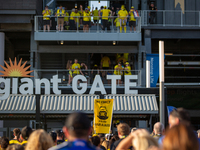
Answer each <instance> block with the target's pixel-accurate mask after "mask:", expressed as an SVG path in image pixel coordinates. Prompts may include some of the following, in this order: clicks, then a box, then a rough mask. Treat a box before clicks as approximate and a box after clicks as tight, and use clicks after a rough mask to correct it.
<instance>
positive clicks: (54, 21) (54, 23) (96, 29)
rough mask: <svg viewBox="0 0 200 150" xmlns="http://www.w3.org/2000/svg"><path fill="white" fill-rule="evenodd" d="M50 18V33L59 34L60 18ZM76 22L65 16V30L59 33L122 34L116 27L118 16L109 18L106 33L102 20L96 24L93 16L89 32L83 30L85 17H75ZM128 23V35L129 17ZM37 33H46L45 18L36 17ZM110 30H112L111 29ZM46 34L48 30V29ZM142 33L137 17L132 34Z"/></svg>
mask: <svg viewBox="0 0 200 150" xmlns="http://www.w3.org/2000/svg"><path fill="white" fill-rule="evenodd" d="M48 18H50V32H58V19H59V17H55V16H49V17H48ZM74 18H75V20H76V22H74V23H73V24H72V23H71V21H70V16H65V17H64V20H65V21H64V26H63V30H62V31H59V32H70V33H73V32H79V33H83V32H86V33H120V29H119V27H116V24H117V21H116V18H118V17H116V16H109V17H108V25H107V28H106V29H105V31H103V30H102V20H101V18H98V19H99V20H98V21H97V22H96V23H94V21H93V20H94V17H93V16H91V17H90V18H91V20H90V25H89V30H88V31H84V30H83V16H79V17H74ZM126 20H127V22H126V23H125V26H126V28H127V29H126V30H127V31H126V33H130V27H129V17H127V19H126ZM34 23H35V32H43V31H44V26H43V25H44V20H43V16H35V22H34ZM109 28H110V29H109ZM46 32H48V30H47V29H46ZM122 32H123V33H125V31H124V28H123V29H122ZM140 32H141V18H140V17H137V18H136V28H135V31H134V29H133V28H132V33H140Z"/></svg>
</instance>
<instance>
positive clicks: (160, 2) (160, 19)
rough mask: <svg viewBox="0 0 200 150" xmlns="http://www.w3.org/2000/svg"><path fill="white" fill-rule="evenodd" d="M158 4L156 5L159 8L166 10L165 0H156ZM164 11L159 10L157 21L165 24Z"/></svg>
mask: <svg viewBox="0 0 200 150" xmlns="http://www.w3.org/2000/svg"><path fill="white" fill-rule="evenodd" d="M156 2H157V4H156V5H155V6H156V7H157V9H158V10H164V1H163V0H157V1H156ZM163 13H164V12H161V11H160V12H159V11H158V12H157V18H156V21H157V24H163Z"/></svg>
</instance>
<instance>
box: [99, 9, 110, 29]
mask: <svg viewBox="0 0 200 150" xmlns="http://www.w3.org/2000/svg"><path fill="white" fill-rule="evenodd" d="M100 13H102V23H103V28H102V30H103V31H105V27H107V30H110V26H109V25H108V16H109V14H110V13H111V10H110V9H107V7H106V6H104V9H102V10H101V11H100V12H99V16H100Z"/></svg>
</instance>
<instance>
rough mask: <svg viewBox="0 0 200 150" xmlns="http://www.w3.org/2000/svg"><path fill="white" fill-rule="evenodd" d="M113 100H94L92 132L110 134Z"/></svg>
mask: <svg viewBox="0 0 200 150" xmlns="http://www.w3.org/2000/svg"><path fill="white" fill-rule="evenodd" d="M113 101H114V99H95V100H94V131H95V133H110V127H111V121H112V114H113Z"/></svg>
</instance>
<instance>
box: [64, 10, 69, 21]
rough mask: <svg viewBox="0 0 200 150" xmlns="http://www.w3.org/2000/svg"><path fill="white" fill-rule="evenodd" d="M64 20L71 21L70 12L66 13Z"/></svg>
mask: <svg viewBox="0 0 200 150" xmlns="http://www.w3.org/2000/svg"><path fill="white" fill-rule="evenodd" d="M64 21H69V13H68V12H66V13H65V17H64Z"/></svg>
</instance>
